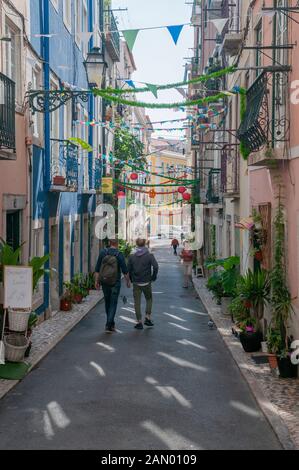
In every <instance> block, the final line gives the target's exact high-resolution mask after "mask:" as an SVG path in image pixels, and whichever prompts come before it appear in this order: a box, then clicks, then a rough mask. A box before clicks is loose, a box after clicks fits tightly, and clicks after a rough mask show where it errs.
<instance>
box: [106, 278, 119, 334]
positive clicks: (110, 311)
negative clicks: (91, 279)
mask: <svg viewBox="0 0 299 470" xmlns="http://www.w3.org/2000/svg"><path fill="white" fill-rule="evenodd" d="M102 287H103V293H104V298H105V310H106V315H107V323H106V327H108V328H112V327H114V326H115V322H114V318H115V314H116V310H117V303H118V297H119V293H120V281H119V282H117V283H116V284H115V286H113V287H111V286H106V285H105V284H103V286H102Z"/></svg>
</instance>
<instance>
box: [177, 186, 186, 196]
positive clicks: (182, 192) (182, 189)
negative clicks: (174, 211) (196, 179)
mask: <svg viewBox="0 0 299 470" xmlns="http://www.w3.org/2000/svg"><path fill="white" fill-rule="evenodd" d="M186 191H187V188H185V187H184V186H180V187H179V189H178V192H179V193H180V194H184V193H185V192H186Z"/></svg>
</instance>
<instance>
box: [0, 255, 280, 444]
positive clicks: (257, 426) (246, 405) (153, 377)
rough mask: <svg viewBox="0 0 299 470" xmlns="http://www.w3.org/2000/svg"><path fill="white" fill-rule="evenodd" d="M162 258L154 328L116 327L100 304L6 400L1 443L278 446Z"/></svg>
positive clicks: (125, 317)
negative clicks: (109, 330)
mask: <svg viewBox="0 0 299 470" xmlns="http://www.w3.org/2000/svg"><path fill="white" fill-rule="evenodd" d="M155 254H156V256H157V258H158V260H159V263H160V274H159V278H158V281H157V282H156V283H155V288H154V292H155V295H154V296H155V302H154V320H155V327H154V328H153V329H145V330H143V331H136V330H134V328H133V327H134V323H135V322H134V310H133V303H132V302H133V300H132V299H133V297H132V291H128V290H127V289H125V288H123V290H122V295H126V296H127V297H128V303H127V304H123V302H122V300H121V299H120V303H119V309H118V314H117V329H118V332H117V333H115V334H113V335H107V334H105V333H104V326H105V314H104V304H103V303H100V304H99V305H98V306H97V307H96V308H95V309H94V310H93V311H92V312H91V313H90V314H89V315H88V316H87V317H86V318H85V319H84V320H83V321H82V322H81V323H80V324H79V325H78V326H77V327H76V328H75V329H74V330H73V331H72V332H71V333H70V334H69V335H68V336H67V337H66V338H65V339H64V340H63V341H62V342H61V343H60V344H59V345H58V346H57V347H56V348H55V349H54V350H53V351H52V352H51V353H50V354H49V355H48V356H47V357H46V358H45V359H44V360H43V361H42V362H41V363H40V364H39V366H38V367H36V368H35V369H34V370H33V371H32V372H31V373H30V374H29V375H28V376H27V377H26V378H25V379H24V380H23V382H21V383H20V384H19V385H18V386H17V387H15V388H14V390H13V391H11V392H10V393H9V394H8V395H7V396H6V397H5V398H4V399H3V400H2V401H1V402H0V443H1V444H0V446H1V449H15V448H16V449H109V450H113V449H147V450H150V449H163V450H164V449H172V450H173V449H181V450H184V449H189V450H192V449H280V444H279V443H278V441H277V439H276V437H275V435H274V433H273V431H272V428H271V427H270V425H269V424H268V422H267V420H266V419H265V417H264V416H263V414H262V412H261V411H260V410H259V408H258V406H257V404H256V402H255V400H254V398H253V396H252V395H251V392H250V391H249V388H248V386H247V384H246V383H245V382H244V380H243V378H242V376H241V374H240V372H239V369H238V368H237V367H236V365H235V363H234V361H233V359H232V357H231V356H230V353H229V352H228V350H227V349H226V347H225V346H224V343H223V341H222V339H221V337H220V335H219V333H218V331H217V330H216V329H210V328H209V326H208V321H209V317H208V315H207V314H206V313H205V309H204V307H203V305H202V303H201V302H200V300H199V299H198V298H196V293H195V291H194V290H193V289H190V288H189V289H188V290H186V289H183V288H182V270H181V266H180V264H179V261H178V260H177V258H175V257H174V256H173V255H172V254H171V251H170V249H169V248H168V246H165V247H159V248H157V249H156V250H155Z"/></svg>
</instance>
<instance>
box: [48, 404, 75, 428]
mask: <svg viewBox="0 0 299 470" xmlns="http://www.w3.org/2000/svg"><path fill="white" fill-rule="evenodd" d="M47 409H48V413H49V415H50V417H51V418H52V420H53V421H54V423H55V424H56V426H57V427H58V428H60V429H64V428H66V427H67V426H69V424H71V421H70V419H69V418H68V417H67V415H66V414H65V412H64V411H63V409H62V408H61V406H60V405H59V404H58V403H57V402H56V401H52V402H51V403H49V404H48V405H47Z"/></svg>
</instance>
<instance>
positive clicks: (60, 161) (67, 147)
mask: <svg viewBox="0 0 299 470" xmlns="http://www.w3.org/2000/svg"><path fill="white" fill-rule="evenodd" d="M78 158H79V147H78V146H77V145H74V144H72V143H70V142H69V141H68V140H57V139H51V169H50V170H51V171H50V175H51V176H50V184H49V186H50V191H59V192H67V191H72V192H77V191H78V181H79V163H78Z"/></svg>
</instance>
